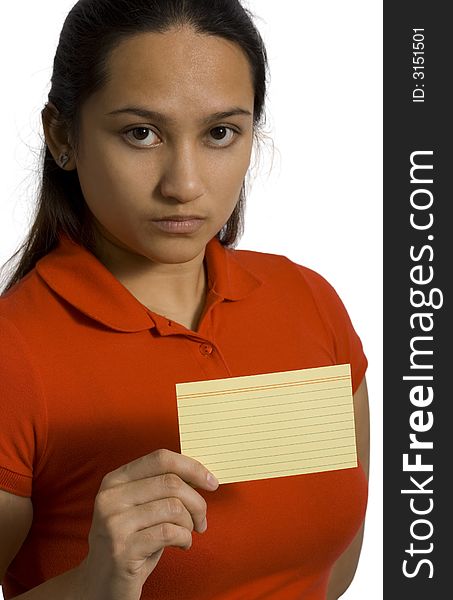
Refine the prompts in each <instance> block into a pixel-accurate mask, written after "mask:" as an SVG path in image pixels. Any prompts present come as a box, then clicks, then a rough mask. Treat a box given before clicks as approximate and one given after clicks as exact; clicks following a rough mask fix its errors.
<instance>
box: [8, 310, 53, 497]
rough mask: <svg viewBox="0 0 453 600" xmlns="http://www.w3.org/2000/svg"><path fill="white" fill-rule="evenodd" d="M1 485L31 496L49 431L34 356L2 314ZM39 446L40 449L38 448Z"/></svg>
mask: <svg viewBox="0 0 453 600" xmlns="http://www.w3.org/2000/svg"><path fill="white" fill-rule="evenodd" d="M0 414H1V420H0V489H3V490H5V491H7V492H10V493H13V494H16V495H18V496H25V497H30V496H31V493H32V483H33V473H34V471H35V469H36V466H37V463H38V459H39V457H40V455H42V453H43V451H44V448H45V443H46V435H47V429H46V425H47V419H46V411H45V403H44V398H43V394H42V389H41V386H40V382H39V378H38V374H37V373H36V370H35V369H34V367H33V365H32V357H31V354H30V352H29V349H28V347H27V346H26V344H25V341H24V340H23V338H22V336H21V334H20V333H19V331H18V329H17V328H16V327H15V325H14V324H13V323H12V322H10V321H9V320H7V319H6V318H4V317H3V316H0ZM39 449H40V451H39Z"/></svg>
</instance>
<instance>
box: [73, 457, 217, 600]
mask: <svg viewBox="0 0 453 600" xmlns="http://www.w3.org/2000/svg"><path fill="white" fill-rule="evenodd" d="M208 474H209V471H208V470H207V469H206V468H205V467H204V466H203V465H202V464H201V463H199V462H198V461H196V460H194V459H192V458H189V457H188V456H183V455H182V454H178V453H176V452H172V451H170V450H164V449H161V450H156V451H154V452H152V453H151V454H147V455H146V456H143V457H141V458H139V459H137V460H135V461H133V462H130V463H128V464H126V465H124V466H122V467H120V468H118V469H116V470H115V471H112V472H110V473H108V474H107V475H106V476H105V477H104V479H103V480H102V483H101V486H100V488H99V492H98V494H97V496H96V499H95V503H94V513H93V521H92V524H91V529H90V533H89V537H88V541H89V552H88V555H87V557H86V558H85V560H84V561H83V562H82V563H81V565H80V570H81V581H82V595H81V598H82V597H83V598H84V599H85V600H139V598H140V596H141V591H142V587H143V584H144V583H145V581H146V579H147V578H148V577H149V575H150V574H151V573H152V571H153V570H154V569H155V567H156V565H157V563H158V562H159V559H160V557H161V556H162V553H163V551H164V548H165V547H166V546H175V547H180V548H182V549H184V550H188V549H189V548H190V547H191V545H192V533H191V532H192V531H193V530H194V529H195V531H197V532H198V533H203V532H204V531H206V529H207V521H206V509H207V505H206V501H205V500H204V498H203V497H202V496H201V495H200V494H198V493H197V492H196V491H195V490H194V489H193V488H194V487H199V488H202V489H205V490H209V491H213V490H215V489H217V487H218V482H216V483H215V484H211V483H209V481H208V479H207V476H208Z"/></svg>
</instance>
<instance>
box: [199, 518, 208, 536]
mask: <svg viewBox="0 0 453 600" xmlns="http://www.w3.org/2000/svg"><path fill="white" fill-rule="evenodd" d="M207 528H208V520H207V518H206V517H205V518H204V521H203V524H202V526H201V528H200V533H204V532H205V531H206V529H207Z"/></svg>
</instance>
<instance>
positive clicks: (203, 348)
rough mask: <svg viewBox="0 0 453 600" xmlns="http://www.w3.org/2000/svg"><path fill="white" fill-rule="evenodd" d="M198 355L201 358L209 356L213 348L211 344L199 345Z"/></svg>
mask: <svg viewBox="0 0 453 600" xmlns="http://www.w3.org/2000/svg"><path fill="white" fill-rule="evenodd" d="M199 350H200V354H202V355H203V356H210V355H211V354H212V351H213V348H212V345H211V344H207V343H204V344H200V346H199Z"/></svg>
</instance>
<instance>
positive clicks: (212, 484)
mask: <svg viewBox="0 0 453 600" xmlns="http://www.w3.org/2000/svg"><path fill="white" fill-rule="evenodd" d="M207 479H208V485H209V486H210V487H212V488H213V489H215V488H216V487H218V485H219V482H218V481H217V479H216V478H215V477H214V475H213V474H212V473H208V477H207Z"/></svg>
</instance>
